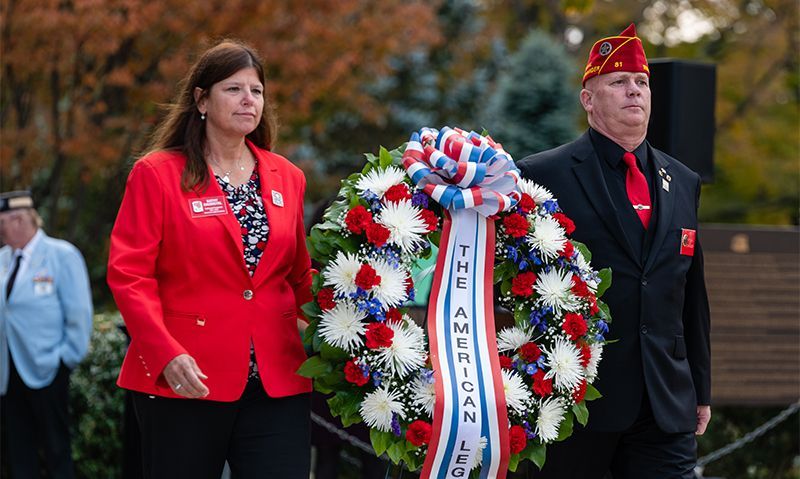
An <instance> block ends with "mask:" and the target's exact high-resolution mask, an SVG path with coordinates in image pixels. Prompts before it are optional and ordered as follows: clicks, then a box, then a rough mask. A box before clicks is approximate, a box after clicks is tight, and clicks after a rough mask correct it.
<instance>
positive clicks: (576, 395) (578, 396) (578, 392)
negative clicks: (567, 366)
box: [572, 379, 586, 403]
mask: <svg viewBox="0 0 800 479" xmlns="http://www.w3.org/2000/svg"><path fill="white" fill-rule="evenodd" d="M584 396H586V380H585V379H584V380H583V381H581V383H580V384H578V386H577V387H576V388H575V390H573V391H572V399H574V400H575V402H576V403H579V402H581V401H583V398H584Z"/></svg>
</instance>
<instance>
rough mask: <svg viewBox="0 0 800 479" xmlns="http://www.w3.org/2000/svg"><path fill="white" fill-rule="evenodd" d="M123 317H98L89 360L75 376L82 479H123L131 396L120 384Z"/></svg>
mask: <svg viewBox="0 0 800 479" xmlns="http://www.w3.org/2000/svg"><path fill="white" fill-rule="evenodd" d="M121 324H122V318H121V317H120V315H119V313H111V314H98V315H95V317H94V331H93V332H92V340H91V344H90V345H89V354H88V355H87V357H86V358H85V359H84V360H83V362H82V363H81V364H80V365H79V366H78V367H77V368H76V369H75V371H73V372H72V376H71V388H70V407H71V411H72V457H73V459H74V462H75V472H76V475H77V477H79V478H98V477H103V478H108V479H115V478H121V477H122V458H123V457H122V438H123V417H124V409H125V391H124V390H122V389H120V388H119V387H117V385H116V380H117V374H119V368H120V365H121V364H122V358H123V357H124V356H125V348H126V339H125V335H124V334H123V333H122V332H121V331H120V330H119V328H118V326H119V325H121Z"/></svg>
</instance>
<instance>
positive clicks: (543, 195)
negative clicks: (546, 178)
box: [517, 178, 553, 205]
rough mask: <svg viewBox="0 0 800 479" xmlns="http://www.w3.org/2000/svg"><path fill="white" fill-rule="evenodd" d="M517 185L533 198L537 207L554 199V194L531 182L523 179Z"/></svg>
mask: <svg viewBox="0 0 800 479" xmlns="http://www.w3.org/2000/svg"><path fill="white" fill-rule="evenodd" d="M517 185H519V189H520V191H522V192H523V193H526V194H527V195H528V196H530V197H531V198H533V201H534V202H535V203H536V204H537V205H541V204H542V203H544V202H545V201H547V200H552V199H553V193H550V190H548V189H547V188H545V187H544V186H541V185H539V184H537V183H534V182H533V181H531V180H526V179H525V178H521V179H520V180H519V182H518V183H517Z"/></svg>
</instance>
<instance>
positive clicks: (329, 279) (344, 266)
mask: <svg viewBox="0 0 800 479" xmlns="http://www.w3.org/2000/svg"><path fill="white" fill-rule="evenodd" d="M359 269H361V261H359V260H358V257H357V256H356V255H355V254H352V253H343V252H341V251H339V252H337V253H336V259H334V260H333V261H332V262H331V263H330V264H328V267H327V268H325V269H324V270H323V271H322V277H323V278H324V279H325V286H333V289H334V290H335V291H336V293H337V294H343V295H350V294H351V293H355V292H356V289H358V286H356V275H357V274H358V270H359Z"/></svg>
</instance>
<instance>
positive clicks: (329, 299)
mask: <svg viewBox="0 0 800 479" xmlns="http://www.w3.org/2000/svg"><path fill="white" fill-rule="evenodd" d="M317 304H319V308H320V309H321V310H323V311H327V310H329V309H333V308H334V307H336V301H334V300H333V289H332V288H322V289H321V290H319V293H317Z"/></svg>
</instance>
